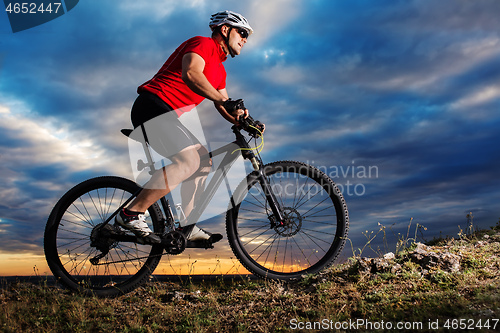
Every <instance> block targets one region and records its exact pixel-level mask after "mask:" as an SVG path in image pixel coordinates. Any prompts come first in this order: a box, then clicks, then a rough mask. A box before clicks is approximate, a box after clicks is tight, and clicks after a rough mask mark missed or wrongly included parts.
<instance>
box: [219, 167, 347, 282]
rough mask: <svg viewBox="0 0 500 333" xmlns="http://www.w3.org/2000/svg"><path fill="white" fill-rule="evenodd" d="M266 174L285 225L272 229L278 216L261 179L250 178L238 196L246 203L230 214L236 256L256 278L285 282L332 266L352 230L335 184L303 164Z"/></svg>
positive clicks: (269, 169) (231, 237) (343, 202)
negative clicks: (274, 213) (273, 210)
mask: <svg viewBox="0 0 500 333" xmlns="http://www.w3.org/2000/svg"><path fill="white" fill-rule="evenodd" d="M263 173H264V175H265V176H266V177H268V180H269V181H270V184H271V187H272V189H273V192H274V194H275V195H276V198H277V201H278V202H279V204H280V205H281V207H282V209H283V215H284V217H285V220H286V221H285V223H284V224H283V225H277V226H274V227H271V220H273V219H275V218H274V216H273V213H272V212H271V209H270V208H269V205H268V204H267V201H266V198H265V196H264V193H263V190H262V188H261V187H260V185H259V183H258V180H257V177H256V176H249V178H248V179H247V181H246V184H241V185H240V187H241V188H240V189H239V191H240V193H238V191H237V192H236V194H235V197H234V202H240V201H241V203H240V204H238V205H237V206H236V207H234V208H233V209H231V210H229V211H228V214H227V229H228V237H229V238H230V240H229V241H230V244H231V247H232V249H233V252H234V253H235V255H236V256H237V257H238V258H239V259H240V261H241V262H242V264H243V265H244V266H245V267H246V268H247V269H248V270H250V271H251V272H252V273H254V274H257V275H259V276H262V277H266V278H272V279H281V280H291V279H298V278H301V277H302V275H304V274H308V273H316V272H319V271H320V270H322V269H324V268H326V267H328V266H329V265H331V264H332V263H333V261H334V260H335V259H336V258H337V256H338V255H339V254H340V252H341V250H342V248H343V246H344V244H345V238H346V236H347V230H348V213H347V206H346V204H345V201H344V199H343V197H342V194H341V193H340V191H339V190H338V188H337V187H336V186H335V184H334V183H333V181H332V180H331V179H330V178H329V177H327V176H326V175H325V174H324V173H322V172H321V171H319V170H318V169H316V168H314V167H311V166H309V165H306V164H303V163H299V162H275V163H272V164H269V165H267V166H265V167H264V171H263ZM242 197H244V198H243V199H242Z"/></svg>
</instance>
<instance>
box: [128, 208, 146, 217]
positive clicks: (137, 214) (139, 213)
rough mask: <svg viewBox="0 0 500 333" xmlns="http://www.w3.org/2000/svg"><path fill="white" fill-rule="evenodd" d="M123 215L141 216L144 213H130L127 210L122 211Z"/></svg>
mask: <svg viewBox="0 0 500 333" xmlns="http://www.w3.org/2000/svg"><path fill="white" fill-rule="evenodd" d="M123 213H124V214H125V215H128V216H133V215H142V214H144V213H141V212H134V211H131V210H129V209H128V208H125V209H123Z"/></svg>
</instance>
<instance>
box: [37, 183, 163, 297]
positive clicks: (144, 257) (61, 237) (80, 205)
mask: <svg viewBox="0 0 500 333" xmlns="http://www.w3.org/2000/svg"><path fill="white" fill-rule="evenodd" d="M138 188H139V187H138V186H137V185H136V184H135V183H133V182H132V181H130V180H127V179H124V178H119V177H98V178H93V179H90V180H88V181H85V182H83V183H81V184H79V185H77V186H75V187H74V188H73V189H71V190H70V191H68V193H66V194H65V195H64V196H63V197H62V198H61V199H60V201H59V202H58V203H57V205H56V206H55V207H54V209H53V211H52V213H51V215H50V217H49V220H48V222H47V227H46V231H45V238H44V247H45V254H46V258H47V262H48V264H49V267H50V268H51V270H52V272H53V274H54V276H56V277H57V278H58V279H59V281H61V282H62V283H63V284H64V285H66V286H68V287H69V288H71V289H73V290H79V291H83V292H85V293H90V294H94V295H97V296H108V297H109V296H116V295H120V294H123V293H126V292H128V291H130V290H132V289H133V288H135V287H137V286H138V285H139V284H140V283H142V282H143V281H144V280H145V279H147V278H148V277H149V275H150V274H151V273H152V272H153V271H154V269H155V268H156V266H157V265H158V262H159V260H160V258H161V257H160V256H161V253H162V251H163V248H162V247H161V246H157V245H156V246H151V245H141V244H137V243H132V242H117V241H113V240H110V239H109V238H106V237H101V238H99V239H98V240H97V241H96V240H95V238H94V241H92V240H91V235H95V232H96V227H97V226H99V225H102V223H103V222H104V221H106V219H107V218H108V217H109V216H110V215H111V214H113V213H114V212H115V211H116V210H117V209H118V208H119V207H120V206H121V205H122V204H123V203H124V202H125V201H126V200H127V199H129V198H130V197H131V195H132V194H133V193H135V192H136V191H137V189H138ZM148 213H149V215H150V217H149V218H148V219H147V222H148V224H150V228H151V229H152V230H154V231H155V232H162V231H163V230H162V225H161V223H160V220H161V211H160V210H159V207H158V206H157V205H156V204H155V205H153V206H152V207H151V208H150V209H149V210H148ZM108 226H109V227H111V226H113V221H111V222H110V223H109V224H108ZM123 232H125V231H123ZM93 233H94V234H93ZM102 248H106V249H109V252H107V253H106V254H105V255H104V256H103V257H102V258H101V259H100V260H99V262H98V263H97V264H93V263H91V262H90V259H92V258H94V257H96V256H97V255H100V254H103V251H102Z"/></svg>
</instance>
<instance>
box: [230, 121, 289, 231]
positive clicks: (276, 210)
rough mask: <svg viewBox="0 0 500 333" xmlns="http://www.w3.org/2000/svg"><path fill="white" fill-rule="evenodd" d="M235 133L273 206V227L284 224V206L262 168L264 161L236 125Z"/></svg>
mask: <svg viewBox="0 0 500 333" xmlns="http://www.w3.org/2000/svg"><path fill="white" fill-rule="evenodd" d="M233 133H234V134H235V135H236V144H237V145H238V146H239V147H240V148H242V150H241V153H242V155H243V158H245V159H248V160H250V162H251V163H252V166H253V168H254V172H255V173H256V174H257V179H258V181H259V183H260V186H261V187H262V189H263V190H264V196H265V197H266V201H267V203H268V204H269V208H271V211H272V212H273V218H270V220H271V229H273V228H275V227H276V226H280V225H283V224H284V219H283V214H282V212H283V208H282V207H281V205H280V204H279V202H278V200H277V199H276V195H275V194H274V192H273V190H272V187H271V184H270V183H269V180H268V179H267V177H266V176H265V175H264V172H263V170H262V161H261V160H260V159H258V158H257V157H256V156H255V154H254V153H253V151H252V149H250V146H249V145H248V143H247V142H246V141H245V138H244V137H243V135H242V134H241V133H240V131H239V129H238V128H237V127H236V126H233Z"/></svg>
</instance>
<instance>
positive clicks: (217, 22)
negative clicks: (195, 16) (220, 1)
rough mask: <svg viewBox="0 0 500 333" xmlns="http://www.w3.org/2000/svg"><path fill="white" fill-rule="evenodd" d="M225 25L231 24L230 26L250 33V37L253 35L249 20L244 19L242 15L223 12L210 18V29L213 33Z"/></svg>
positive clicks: (228, 11)
mask: <svg viewBox="0 0 500 333" xmlns="http://www.w3.org/2000/svg"><path fill="white" fill-rule="evenodd" d="M223 24H229V25H230V26H233V27H237V28H243V29H245V30H246V31H248V35H249V36H250V35H251V34H252V33H253V29H252V27H251V26H250V24H249V23H248V20H247V19H246V18H244V17H243V16H242V15H241V14H238V13H235V12H232V11H230V10H225V11H222V12H218V13H215V14H212V16H211V17H210V24H209V26H210V29H212V31H213V30H214V29H215V28H216V27H218V26H221V25H223Z"/></svg>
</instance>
